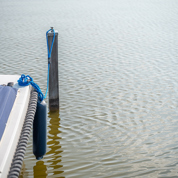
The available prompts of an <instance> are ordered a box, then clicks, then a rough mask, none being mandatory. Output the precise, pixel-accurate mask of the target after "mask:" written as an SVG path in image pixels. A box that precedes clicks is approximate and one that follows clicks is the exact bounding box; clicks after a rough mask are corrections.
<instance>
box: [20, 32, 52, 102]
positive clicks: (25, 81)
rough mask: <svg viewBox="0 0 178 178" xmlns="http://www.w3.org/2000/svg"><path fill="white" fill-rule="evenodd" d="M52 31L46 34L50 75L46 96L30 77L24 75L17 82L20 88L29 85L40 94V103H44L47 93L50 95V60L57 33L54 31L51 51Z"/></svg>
mask: <svg viewBox="0 0 178 178" xmlns="http://www.w3.org/2000/svg"><path fill="white" fill-rule="evenodd" d="M51 30H52V29H50V30H48V31H47V32H46V40H47V50H48V75H47V89H46V93H45V96H44V95H43V93H42V91H41V89H40V87H39V86H38V85H37V84H36V83H35V82H34V81H33V78H32V77H30V76H29V75H26V76H25V75H24V74H22V75H21V77H20V78H19V80H18V81H17V82H18V84H19V85H20V86H28V85H32V86H33V87H34V88H35V89H36V91H37V93H38V98H39V100H40V101H43V99H45V98H46V96H47V93H48V85H49V70H50V63H51V61H50V59H51V53H52V49H53V44H54V39H55V31H54V29H53V33H54V36H53V40H52V44H51V48H50V50H49V45H48V33H49V32H50V31H51Z"/></svg>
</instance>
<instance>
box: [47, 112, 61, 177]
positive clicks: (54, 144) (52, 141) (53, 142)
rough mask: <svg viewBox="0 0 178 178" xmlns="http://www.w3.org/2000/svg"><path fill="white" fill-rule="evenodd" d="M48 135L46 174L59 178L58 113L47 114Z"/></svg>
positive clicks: (59, 138)
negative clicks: (48, 119)
mask: <svg viewBox="0 0 178 178" xmlns="http://www.w3.org/2000/svg"><path fill="white" fill-rule="evenodd" d="M48 117H49V118H51V119H50V121H49V125H48V128H49V133H48V142H47V145H48V150H49V151H48V152H47V153H46V157H48V158H49V159H47V160H46V161H47V163H48V174H49V175H52V176H53V177H60V174H61V173H63V172H64V171H62V167H63V166H62V164H61V153H62V152H63V151H62V149H61V145H60V140H61V137H60V133H61V131H60V118H59V112H49V115H48Z"/></svg>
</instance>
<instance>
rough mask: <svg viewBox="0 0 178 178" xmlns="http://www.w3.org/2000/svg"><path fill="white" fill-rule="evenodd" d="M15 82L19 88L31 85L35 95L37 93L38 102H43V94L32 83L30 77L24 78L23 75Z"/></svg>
mask: <svg viewBox="0 0 178 178" xmlns="http://www.w3.org/2000/svg"><path fill="white" fill-rule="evenodd" d="M17 82H18V84H19V85H20V86H28V85H32V86H33V87H34V88H35V89H36V91H37V93H38V98H39V100H40V101H43V99H44V95H43V93H42V91H41V89H40V87H39V86H38V85H37V84H36V83H35V82H34V81H33V78H32V77H30V76H29V75H26V76H25V75H24V74H22V75H21V77H20V78H19V80H18V81H17Z"/></svg>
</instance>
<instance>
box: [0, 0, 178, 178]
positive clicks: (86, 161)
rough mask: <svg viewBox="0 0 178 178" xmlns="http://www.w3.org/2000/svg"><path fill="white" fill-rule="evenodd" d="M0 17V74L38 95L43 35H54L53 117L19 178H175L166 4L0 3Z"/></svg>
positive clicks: (173, 77) (142, 0)
mask: <svg viewBox="0 0 178 178" xmlns="http://www.w3.org/2000/svg"><path fill="white" fill-rule="evenodd" d="M0 17H1V18H0V24H1V33H0V37H1V40H0V73H1V74H19V75H21V74H23V73H24V74H29V75H30V76H32V77H33V79H34V81H35V82H37V83H38V84H39V85H40V87H41V89H42V91H43V93H45V90H46V78H47V47H46V39H45V33H46V31H47V30H48V29H49V28H50V27H51V26H54V29H55V30H58V35H59V39H58V52H59V66H58V67H59V93H60V110H59V112H56V113H50V112H49V111H48V118H47V122H48V125H47V133H48V134H47V154H46V155H45V156H44V158H43V159H42V160H40V161H37V160H36V159H35V157H34V155H33V153H32V138H31V137H30V140H29V143H28V147H27V150H26V154H25V158H24V163H23V167H22V171H21V175H20V177H29V178H30V177H57V178H58V177H66V178H69V177H70V178H71V177H77V178H78V177H84V178H86V177H93V178H94V177H101V178H104V177H106V178H108V177H112V178H113V177H123V178H126V177H128V178H130V177H159V178H161V177H178V171H177V170H178V146H177V145H178V137H177V135H178V80H177V76H178V52H177V51H178V50H177V46H178V34H177V32H178V22H177V19H178V2H177V1H176V0H90V1H89V0H65V1H64V0H52V1H46V0H43V1H42V0H38V1H34V0H31V1H22V0H15V1H10V0H7V1H3V0H0ZM46 102H48V98H47V99H46Z"/></svg>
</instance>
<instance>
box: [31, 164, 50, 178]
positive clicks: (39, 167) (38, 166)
mask: <svg viewBox="0 0 178 178" xmlns="http://www.w3.org/2000/svg"><path fill="white" fill-rule="evenodd" d="M39 170H40V171H39ZM33 172H34V177H35V178H37V177H47V168H46V165H45V164H44V161H37V162H36V165H35V166H34V167H33Z"/></svg>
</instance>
